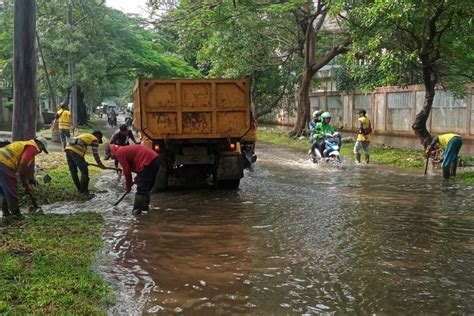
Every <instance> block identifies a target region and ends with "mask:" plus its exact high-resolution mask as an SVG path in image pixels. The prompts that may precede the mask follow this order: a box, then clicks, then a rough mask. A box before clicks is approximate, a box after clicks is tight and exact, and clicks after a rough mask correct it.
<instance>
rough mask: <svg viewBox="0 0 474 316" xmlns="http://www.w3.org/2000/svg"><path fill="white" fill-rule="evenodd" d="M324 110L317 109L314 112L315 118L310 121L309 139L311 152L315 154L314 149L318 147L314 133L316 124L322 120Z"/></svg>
mask: <svg viewBox="0 0 474 316" xmlns="http://www.w3.org/2000/svg"><path fill="white" fill-rule="evenodd" d="M322 113H323V111H320V110H316V111H314V112H313V118H312V119H311V120H310V121H309V123H308V128H309V133H310V134H309V140H310V141H311V150H310V153H311V154H314V150H315V149H316V145H317V142H316V139H315V138H314V133H315V129H316V125H317V124H318V123H319V122H321V114H322Z"/></svg>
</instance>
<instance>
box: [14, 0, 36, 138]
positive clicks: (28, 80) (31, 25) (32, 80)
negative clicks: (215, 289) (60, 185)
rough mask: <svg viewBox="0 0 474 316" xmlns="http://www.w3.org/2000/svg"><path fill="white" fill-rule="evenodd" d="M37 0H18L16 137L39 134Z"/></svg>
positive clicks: (15, 56) (16, 7) (16, 30)
mask: <svg viewBox="0 0 474 316" xmlns="http://www.w3.org/2000/svg"><path fill="white" fill-rule="evenodd" d="M35 33H36V0H16V1H15V17H14V35H13V90H14V93H13V94H14V100H15V105H14V109H13V126H12V140H14V141H16V140H28V139H32V138H34V137H35V135H36V116H37V113H38V106H37V92H36V52H35V43H36V41H35Z"/></svg>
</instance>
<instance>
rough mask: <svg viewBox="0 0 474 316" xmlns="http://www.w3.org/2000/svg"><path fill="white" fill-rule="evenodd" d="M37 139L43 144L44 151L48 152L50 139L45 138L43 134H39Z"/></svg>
mask: <svg viewBox="0 0 474 316" xmlns="http://www.w3.org/2000/svg"><path fill="white" fill-rule="evenodd" d="M35 140H36V141H38V142H40V143H41V145H43V148H44V149H43V151H44V153H46V154H47V153H48V140H47V139H46V138H44V137H43V136H38V137H36V138H35Z"/></svg>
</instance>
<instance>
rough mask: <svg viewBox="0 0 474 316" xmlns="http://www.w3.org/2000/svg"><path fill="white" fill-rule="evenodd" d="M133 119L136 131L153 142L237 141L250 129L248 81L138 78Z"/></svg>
mask: <svg viewBox="0 0 474 316" xmlns="http://www.w3.org/2000/svg"><path fill="white" fill-rule="evenodd" d="M134 116H135V126H136V128H137V129H138V130H140V131H141V132H142V133H143V134H145V135H146V136H147V137H148V138H149V139H152V140H160V139H166V140H168V139H169V140H172V139H175V140H179V139H218V138H220V139H222V138H226V139H228V138H230V139H240V138H241V137H242V136H243V135H244V134H245V133H246V132H247V131H248V130H249V128H250V120H249V117H250V78H244V79H169V80H158V79H147V78H143V77H140V78H139V79H138V81H137V83H136V85H135V88H134Z"/></svg>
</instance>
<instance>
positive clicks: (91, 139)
mask: <svg viewBox="0 0 474 316" xmlns="http://www.w3.org/2000/svg"><path fill="white" fill-rule="evenodd" d="M99 144H102V132H101V131H94V132H92V134H89V133H84V134H80V135H78V136H77V137H72V138H70V139H69V144H68V146H66V150H65V151H66V159H67V164H68V167H69V171H70V172H71V177H72V180H73V181H74V184H75V185H76V188H77V190H78V191H79V192H80V193H83V194H89V168H88V165H87V162H86V160H85V158H84V156H85V155H86V152H87V147H88V146H90V147H91V148H92V155H93V156H94V159H95V161H96V162H97V165H98V166H99V167H100V168H102V169H105V166H104V164H103V163H102V161H101V160H100V157H99ZM78 169H79V170H80V171H81V179H80V180H79V176H78V175H77V170H78Z"/></svg>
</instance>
